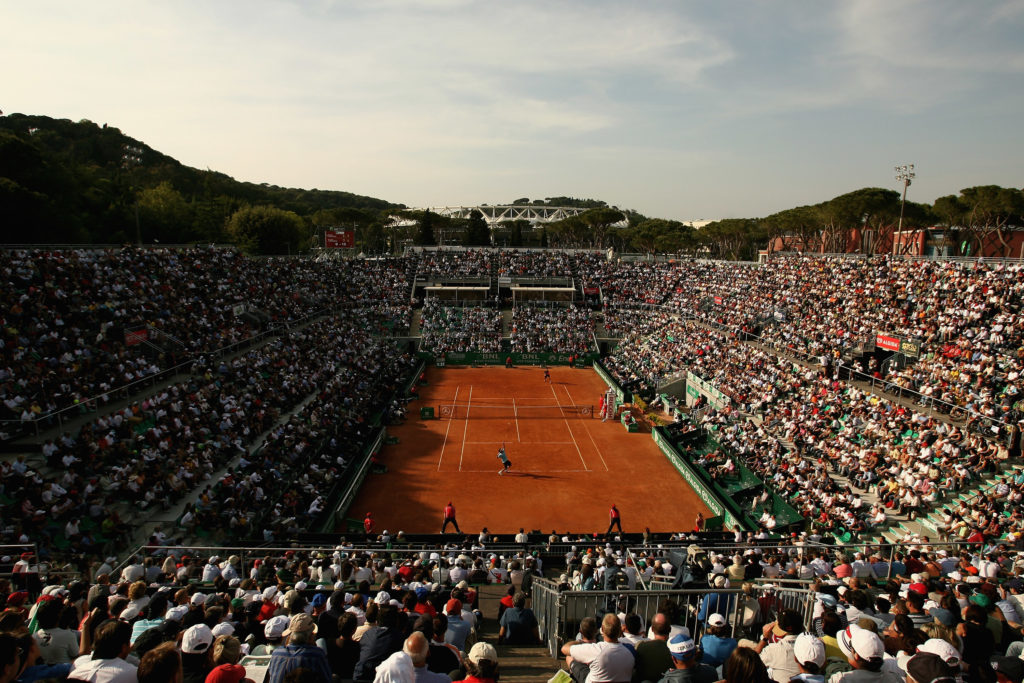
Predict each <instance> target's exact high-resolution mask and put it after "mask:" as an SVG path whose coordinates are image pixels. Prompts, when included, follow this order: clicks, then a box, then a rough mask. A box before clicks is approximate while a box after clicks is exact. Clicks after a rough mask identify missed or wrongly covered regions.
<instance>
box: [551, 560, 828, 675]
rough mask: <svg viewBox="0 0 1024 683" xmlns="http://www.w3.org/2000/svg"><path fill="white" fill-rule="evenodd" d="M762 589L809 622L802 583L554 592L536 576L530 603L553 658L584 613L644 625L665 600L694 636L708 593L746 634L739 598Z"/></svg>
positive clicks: (808, 596) (808, 598)
mask: <svg viewBox="0 0 1024 683" xmlns="http://www.w3.org/2000/svg"><path fill="white" fill-rule="evenodd" d="M768 591H771V592H772V594H773V595H774V596H775V597H776V598H777V602H776V605H777V608H778V609H780V610H781V609H792V610H795V611H797V612H798V613H800V614H801V615H802V617H803V621H804V627H805V628H807V627H809V626H810V625H811V617H812V614H813V609H814V596H815V593H814V592H812V591H810V590H807V589H803V588H789V587H776V588H767V589H766V588H763V587H755V588H754V589H753V590H752V592H751V593H749V594H748V593H746V592H744V591H743V590H741V589H739V588H725V589H709V588H703V589H694V588H685V589H671V590H653V591H644V590H634V591H629V590H607V591H606V590H595V591H563V592H559V591H558V587H557V586H556V585H555V584H554V583H553V582H551V581H548V580H547V579H541V578H537V579H534V582H533V592H532V601H533V603H532V604H533V612H534V614H535V615H536V617H537V621H538V623H539V625H540V631H541V639H542V640H543V642H544V644H545V645H546V646H547V648H548V652H549V653H550V654H551V656H552V657H557V656H558V654H559V651H560V648H561V644H562V643H564V642H566V641H568V640H572V639H573V638H574V637H575V635H576V633H577V631H578V630H579V624H580V621H581V620H582V619H584V618H585V617H594V618H596V619H598V620H600V619H601V617H602V616H603V615H604V614H607V613H609V612H612V613H615V612H620V611H625V612H635V613H636V614H638V615H640V617H641V619H643V622H644V624H649V623H651V619H652V618H653V617H654V615H655V614H656V613H657V612H658V611H659V610H660V609H661V607H662V604H663V603H664V601H666V600H671V601H673V602H674V603H675V604H676V605H677V606H678V614H679V618H678V623H679V625H681V626H685V627H686V628H688V629H689V631H690V633H691V634H692V635H693V636H694V638H695V639H698V638H699V637H700V635H699V634H700V633H701V631H702V629H703V624H701V622H700V621H699V619H698V613H699V611H700V608H701V601H702V600H703V599H704V598H705V597H706V596H708V595H712V594H714V595H716V596H718V597H717V598H716V607H715V608H714V609H715V610H716V611H717V612H718V613H722V612H723V611H724V612H725V613H724V614H722V616H724V617H725V618H726V621H727V622H728V623H729V625H730V627H731V631H732V634H733V635H735V636H744V635H747V634H746V633H745V632H744V630H743V629H744V627H743V621H744V620H743V610H744V602H745V598H746V597H747V596H748V595H749V596H750V597H753V598H758V597H762V596H763V595H765V594H766V593H767V592H768ZM722 596H725V597H724V598H723V597H722ZM723 606H724V607H725V609H724V610H723Z"/></svg>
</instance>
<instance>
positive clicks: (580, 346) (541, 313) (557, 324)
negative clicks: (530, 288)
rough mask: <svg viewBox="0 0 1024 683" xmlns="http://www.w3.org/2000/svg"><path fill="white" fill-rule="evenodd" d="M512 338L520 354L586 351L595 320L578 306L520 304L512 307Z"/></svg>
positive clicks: (513, 344)
mask: <svg viewBox="0 0 1024 683" xmlns="http://www.w3.org/2000/svg"><path fill="white" fill-rule="evenodd" d="M511 341H512V350H513V351H518V352H523V353H543V352H548V353H568V354H581V353H586V352H587V351H589V350H591V349H593V347H594V321H593V319H592V318H591V316H590V310H589V309H587V308H581V307H578V306H537V305H520V306H516V307H515V308H514V309H512V334H511Z"/></svg>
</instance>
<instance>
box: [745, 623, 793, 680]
mask: <svg viewBox="0 0 1024 683" xmlns="http://www.w3.org/2000/svg"><path fill="white" fill-rule="evenodd" d="M803 630H804V627H803V619H802V618H801V617H800V615H799V614H798V613H797V612H795V611H793V610H788V609H787V610H783V611H782V613H781V614H780V615H779V618H778V620H777V621H773V622H772V623H770V624H765V626H764V629H763V631H762V635H761V640H760V642H758V644H757V648H756V649H757V651H758V653H760V655H761V661H763V662H764V665H765V666H766V667H768V674H769V675H770V676H771V678H772V680H774V681H777V682H778V683H789V679H790V678H792V677H793V676H796V675H797V674H799V673H800V668H799V667H798V666H797V665H796V659H794V657H793V644H794V643H795V642H796V637H797V636H798V635H800V634H801V633H802V632H803Z"/></svg>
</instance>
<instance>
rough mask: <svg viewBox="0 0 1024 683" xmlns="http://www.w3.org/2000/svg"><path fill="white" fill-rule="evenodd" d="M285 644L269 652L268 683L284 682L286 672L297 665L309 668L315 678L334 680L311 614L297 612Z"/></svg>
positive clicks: (321, 681)
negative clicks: (316, 641)
mask: <svg viewBox="0 0 1024 683" xmlns="http://www.w3.org/2000/svg"><path fill="white" fill-rule="evenodd" d="M284 637H285V638H286V641H285V642H286V644H285V645H284V647H279V648H277V649H276V650H274V651H273V652H272V653H271V654H270V667H269V668H268V669H267V678H266V680H267V683H283V682H284V678H285V676H286V675H287V674H288V672H290V671H294V670H295V669H300V668H301V669H308V670H309V671H311V672H312V674H313V680H315V681H317V682H318V683H331V667H330V665H329V664H328V662H327V654H326V653H325V652H324V651H323V650H321V649H320V648H318V647H317V646H316V643H315V640H314V639H315V638H316V623H315V622H314V621H313V618H312V617H311V616H309V615H308V614H296V615H295V616H293V617H292V618H291V619H290V620H289V622H288V628H287V629H286V630H285V632H284Z"/></svg>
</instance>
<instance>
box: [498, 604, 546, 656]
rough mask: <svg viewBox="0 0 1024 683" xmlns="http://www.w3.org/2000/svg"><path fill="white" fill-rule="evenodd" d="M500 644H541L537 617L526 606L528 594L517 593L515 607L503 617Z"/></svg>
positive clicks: (499, 632)
mask: <svg viewBox="0 0 1024 683" xmlns="http://www.w3.org/2000/svg"><path fill="white" fill-rule="evenodd" d="M500 623H501V628H500V629H499V631H498V642H499V643H501V642H504V643H505V644H506V645H536V644H538V643H539V642H540V631H539V628H538V624H537V617H536V616H534V614H533V610H531V609H530V608H529V607H527V606H526V593H524V592H523V591H516V594H515V596H514V597H513V606H512V607H510V608H509V609H507V610H505V612H504V614H502V615H501V622H500Z"/></svg>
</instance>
